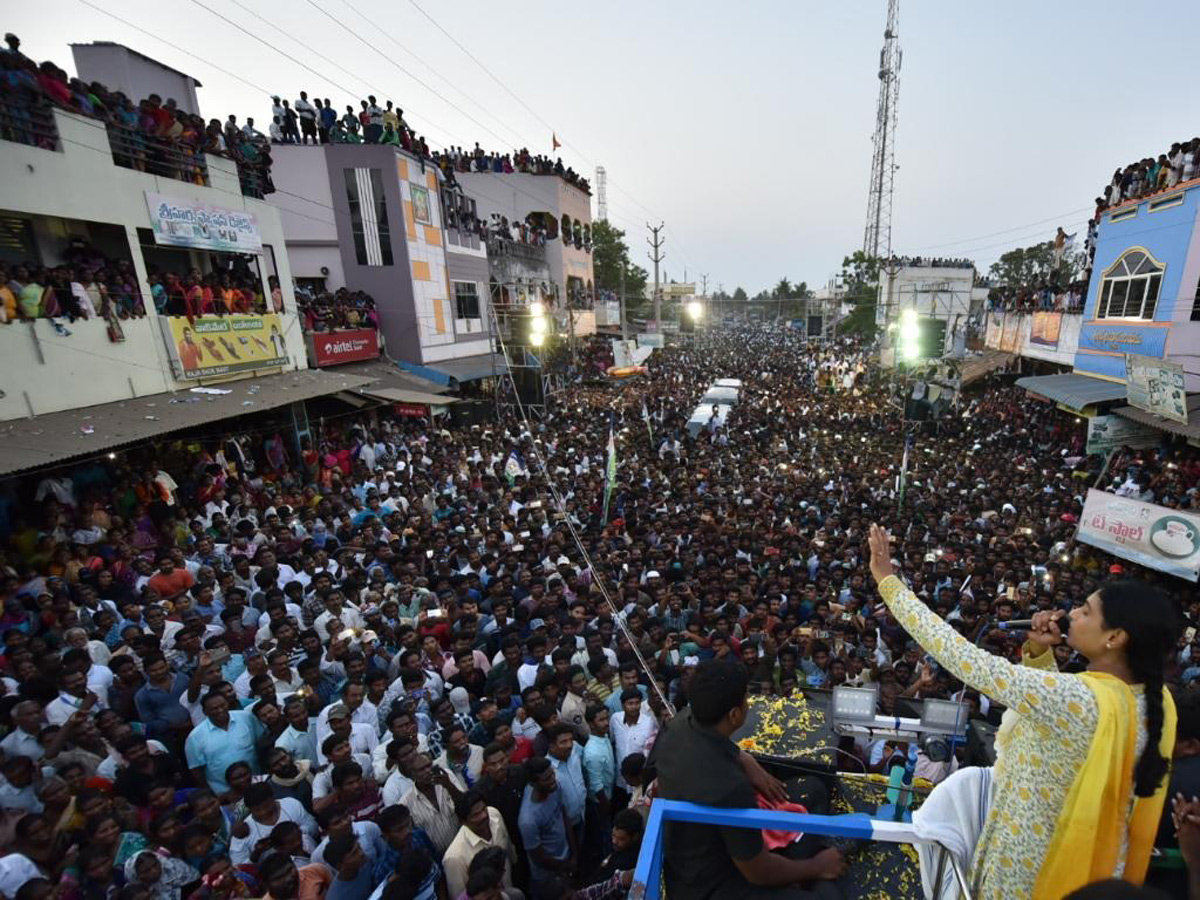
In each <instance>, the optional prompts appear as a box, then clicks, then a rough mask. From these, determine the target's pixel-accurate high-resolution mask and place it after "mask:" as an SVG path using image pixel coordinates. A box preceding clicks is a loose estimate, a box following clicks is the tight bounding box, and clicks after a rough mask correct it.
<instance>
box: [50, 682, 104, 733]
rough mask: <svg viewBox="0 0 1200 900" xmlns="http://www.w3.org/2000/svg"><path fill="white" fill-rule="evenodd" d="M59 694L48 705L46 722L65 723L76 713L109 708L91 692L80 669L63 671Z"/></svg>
mask: <svg viewBox="0 0 1200 900" xmlns="http://www.w3.org/2000/svg"><path fill="white" fill-rule="evenodd" d="M58 686H59V693H58V696H57V697H55V698H54V699H53V700H51V701H50V703H49V705H48V706H47V707H46V722H47V723H49V724H50V725H65V724H66V722H67V719H69V718H71V716H73V715H74V714H75V713H77V712H80V711H83V712H89V711H90V710H92V709H107V704H106V703H105V702H104V701H103V700H101V699H100V698H99V697H98V696H97V695H96V694H92V693H89V691H88V689H87V679H86V678H85V677H84V674H83V673H82V672H80V671H79V670H78V669H71V670H69V671H66V672H63V673H62V675H60V676H59V679H58Z"/></svg>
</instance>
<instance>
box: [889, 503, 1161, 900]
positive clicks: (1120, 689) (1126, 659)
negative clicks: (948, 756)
mask: <svg viewBox="0 0 1200 900" xmlns="http://www.w3.org/2000/svg"><path fill="white" fill-rule="evenodd" d="M870 546H871V574H872V575H874V576H875V580H876V582H877V583H878V585H879V593H880V594H881V595H882V597H883V601H884V603H886V604H887V606H888V609H890V610H891V612H892V614H893V615H894V616H895V617H896V620H897V621H898V622H899V623H900V624H901V625H902V626H904V628H905V630H906V631H907V632H908V633H909V635H910V636H911V637H912V638H913V639H914V640H915V641H916V642H917V643H918V644H920V645H921V646H922V647H923V648H925V650H926V651H927V652H928V653H929V654H930V655H931V656H932V657H933V658H934V659H936V660H937V661H938V662H939V663H940V664H941V665H942V667H943V668H945V669H947V670H948V671H949V672H950V673H951V674H952V675H954V676H955V677H956V678H958V679H959V680H961V681H963V682H964V683H965V684H967V685H970V686H971V687H973V688H976V689H977V690H978V691H980V693H983V694H986V695H987V696H988V697H990V698H992V699H993V700H995V701H997V702H999V703H1002V704H1004V705H1005V706H1006V707H1008V708H1009V709H1010V710H1014V711H1015V713H1016V722H1015V724H1014V726H1013V728H1012V730H1011V732H1010V733H1009V735H1008V737H1007V739H1006V740H1005V741H1004V743H1003V749H1002V751H1001V753H1000V754H999V756H998V758H997V760H996V766H995V771H994V774H993V782H994V785H995V787H994V790H993V796H992V801H991V808H990V810H989V811H988V816H987V820H986V822H985V824H984V828H983V832H982V834H981V835H980V838H979V843H978V844H977V846H976V849H975V855H974V858H973V860H972V864H971V875H970V881H971V885H972V896H974V897H977V898H978V897H983V898H1004V900H1017V898H1033V900H1060V898H1061V897H1062V896H1063V895H1064V894H1068V893H1070V892H1071V891H1073V890H1075V889H1076V888H1078V887H1081V886H1083V885H1085V884H1089V883H1090V882H1093V881H1097V880H1100V879H1104V878H1113V877H1116V878H1123V879H1124V880H1126V881H1130V882H1133V883H1135V884H1140V883H1141V882H1142V880H1143V878H1144V877H1145V874H1146V867H1147V865H1148V862H1149V858H1150V851H1151V849H1152V846H1153V842H1154V836H1155V832H1156V831H1157V829H1158V824H1159V819H1160V817H1161V814H1162V809H1163V801H1164V799H1165V796H1166V785H1167V778H1166V776H1167V768H1168V763H1167V761H1168V760H1169V759H1170V758H1171V752H1172V750H1173V749H1174V745H1175V705H1174V703H1173V702H1172V700H1171V696H1170V694H1169V693H1168V692H1167V691H1166V690H1165V689H1164V687H1163V666H1164V663H1165V661H1166V659H1167V656H1168V654H1169V653H1170V652H1171V651H1172V650H1173V649H1174V647H1175V643H1176V639H1177V637H1178V633H1179V626H1178V624H1177V618H1176V616H1175V613H1174V610H1173V609H1172V606H1171V603H1170V601H1169V600H1168V599H1167V598H1166V597H1165V596H1164V595H1163V594H1162V593H1160V592H1159V591H1158V590H1156V589H1154V588H1152V587H1150V586H1149V585H1146V584H1142V583H1140V582H1135V581H1122V582H1109V583H1106V584H1104V585H1103V586H1102V587H1101V588H1100V589H1099V590H1098V591H1096V592H1095V593H1094V594H1092V595H1091V596H1090V597H1088V598H1087V600H1086V601H1085V602H1084V604H1083V605H1082V606H1079V607H1077V608H1076V609H1073V610H1072V611H1071V613H1070V618H1071V621H1070V628H1069V629H1068V632H1069V636H1068V637H1067V638H1066V642H1067V643H1068V644H1069V645H1070V646H1071V647H1072V648H1073V649H1074V650H1076V651H1078V652H1079V653H1080V654H1082V655H1083V656H1084V657H1086V658H1087V660H1088V669H1087V671H1086V672H1082V673H1080V674H1078V675H1071V674H1065V673H1060V672H1058V671H1057V669H1056V667H1055V664H1054V654H1053V652H1051V650H1050V649H1049V648H1050V647H1052V646H1054V645H1055V644H1058V643H1061V642H1062V641H1063V640H1064V638H1063V635H1062V632H1061V631H1060V629H1059V627H1058V625H1057V624H1055V620H1056V619H1058V618H1059V617H1061V616H1062V615H1064V613H1062V612H1061V611H1059V612H1053V613H1048V612H1043V613H1038V614H1037V615H1036V616H1035V617H1034V620H1033V626H1032V629H1031V631H1030V634H1029V639H1028V641H1027V642H1026V644H1025V646H1024V647H1023V648H1022V657H1023V659H1022V663H1023V664H1022V665H1015V664H1013V663H1011V662H1009V661H1008V660H1006V659H1003V658H1001V657H999V656H994V655H993V654H991V653H988V652H987V651H986V650H982V649H980V648H978V647H975V646H974V645H973V644H971V643H970V642H969V641H967V640H966V639H965V638H963V637H962V636H961V635H959V633H958V632H957V631H955V630H954V629H953V628H951V627H950V626H949V625H947V624H946V622H944V621H943V620H942V619H941V618H939V617H938V616H937V615H936V614H935V613H933V612H932V611H931V610H930V609H929V608H928V607H927V606H926V605H925V604H924V603H923V602H922V601H921V600H919V599H918V598H917V597H916V596H915V595H914V594H913V593H912V592H911V591H909V590H908V588H906V587H905V586H904V584H903V583H902V582H901V581H900V579H899V578H897V577H896V575H895V573H894V572H893V570H892V561H891V548H890V538H889V537H888V533H887V532H886V531H884V530H883V529H882V528H880V527H879V526H878V525H874V526H872V527H871V536H870Z"/></svg>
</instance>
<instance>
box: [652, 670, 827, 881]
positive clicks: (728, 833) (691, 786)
mask: <svg viewBox="0 0 1200 900" xmlns="http://www.w3.org/2000/svg"><path fill="white" fill-rule="evenodd" d="M746 686H747V676H746V669H745V667H744V666H742V665H741V664H739V663H737V662H733V661H721V660H708V661H705V662H702V663H700V665H699V666H698V667H697V668H696V674H695V677H694V678H693V679H692V683H691V685H690V686H689V688H688V696H689V698H691V705H690V707H689V708H688V709H686V710H682V711H681V712H680V713H679V714H678V715H676V716H675V717H674V718H673V719H672V720H671V722H670V723H669V724H668V725H667V727H666V728H665V729H663V731H662V732H661V733H660V734H659V736H658V741H657V742H656V744H655V746H654V750H653V753H652V754H651V759H650V765H651V766H654V767H657V770H658V796H659V797H661V798H663V799H666V800H686V801H689V802H691V803H700V804H703V805H706V806H720V807H725V808H728V809H754V808H756V807H757V806H758V803H757V800H756V797H755V792H756V789H757V790H759V791H762V792H763V793H764V794H766V795H767V796H768V797H771V798H772V799H786V796H785V795H784V791H783V786H782V785H781V784H780V783H779V782H778V781H776V780H775V779H773V778H771V776H770V775H768V774H767V773H766V772H765V771H764V770H763V769H762V768H761V766H759V765H758V763H757V761H755V760H754V759H753V758H752V757H751V756H750V755H749V754H748V753H745V752H744V751H743V750H741V749H740V748H739V747H738V746H737V745H736V744H735V743H734V742H733V741H732V740H731V735H733V733H734V732H736V731H737V730H738V729H739V728H740V727H741V726H742V724H743V723H744V722H745V721H746V714H747V708H746ZM810 811H812V812H817V810H810ZM844 870H845V863H844V862H843V860H842V855H841V854H840V853H839V852H838V851H837V850H833V849H826V850H821V851H820V852H819V853H817V854H816V855H815V856H813V857H812V858H811V859H791V858H788V856H785V855H780V854H777V853H772V852H770V851H768V850H767V849H766V847H765V846H764V844H763V838H762V832H761V831H759V830H758V829H749V828H724V827H719V826H715V825H698V824H692V823H686V822H673V823H668V824H667V826H666V834H665V837H664V845H663V873H664V875H665V877H666V886H667V896H669V897H688V898H690V900H735V898H736V900H806V898H813V900H816V898H822V900H823V898H827V897H828V898H833V897H839V896H841V895H840V892H838V890H837V889H836V887H835V886H834V885H833V883H832V879H835V878H837V877H838V876H839V875H841V874H842V872H843V871H844Z"/></svg>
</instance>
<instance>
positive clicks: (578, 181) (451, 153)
mask: <svg viewBox="0 0 1200 900" xmlns="http://www.w3.org/2000/svg"><path fill="white" fill-rule="evenodd" d="M433 158H434V160H435V161H436V162H437V164H438V165H439V166H440V167H441V169H442V172H443V173H445V174H446V176H447V178H448V179H452V173H454V172H494V173H505V174H507V173H512V172H521V173H524V174H526V175H557V176H558V177H560V178H562V179H563V180H564V181H566V182H567V183H568V184H572V185H574V186H575V187H577V188H579V189H580V190H581V191H583V192H584V193H586V194H590V193H591V192H592V188H591V184H590V183H589V182H588V180H587V179H586V178H584V177H583V176H582V175H580V174H579V173H578V172H576V171H575V170H574V169H572V168H571V167H570V166H564V165H563V161H562V157H556V158H554V159H551V158H550V157H549V156H543V155H541V154H540V153H538V154H534V153H530V152H529V150H528V149H527V148H525V147H522V148H521V149H520V150H514V151H513V152H511V153H500V152H498V151H489V150H484V149H483V148H482V147H480V146H479V143H478V142H476V143H475V146H474V148H472V149H470V150H464V149H463V148H462V147H455V146H451V147H449V148H448V149H446V150H444V151H442V152H439V153H435V154H433Z"/></svg>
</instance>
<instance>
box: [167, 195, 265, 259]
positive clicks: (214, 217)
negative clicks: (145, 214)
mask: <svg viewBox="0 0 1200 900" xmlns="http://www.w3.org/2000/svg"><path fill="white" fill-rule="evenodd" d="M146 208H147V209H148V210H149V211H150V227H151V228H152V229H153V231H154V243H156V244H164V245H166V246H170V247H193V248H195V249H197V250H217V251H220V252H222V253H256V254H261V253H262V236H261V235H260V234H259V232H258V219H257V218H255V216H254V214H253V213H248V212H244V211H242V210H240V209H225V208H224V207H220V206H209V205H208V204H207V203H200V202H198V201H196V200H179V199H176V198H174V197H164V196H163V195H162V194H155V193H153V192H152V191H146Z"/></svg>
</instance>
